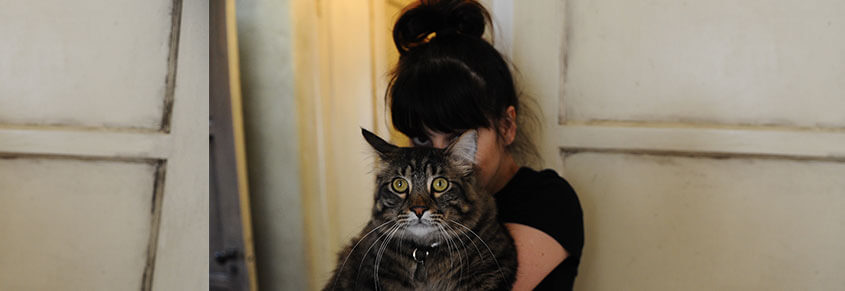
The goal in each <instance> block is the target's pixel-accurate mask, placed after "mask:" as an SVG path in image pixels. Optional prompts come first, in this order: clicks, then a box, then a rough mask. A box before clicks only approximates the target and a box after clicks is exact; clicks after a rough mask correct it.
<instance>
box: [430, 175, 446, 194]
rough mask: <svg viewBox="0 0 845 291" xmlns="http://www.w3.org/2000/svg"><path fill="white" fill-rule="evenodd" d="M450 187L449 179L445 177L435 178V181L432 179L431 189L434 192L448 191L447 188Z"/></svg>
mask: <svg viewBox="0 0 845 291" xmlns="http://www.w3.org/2000/svg"><path fill="white" fill-rule="evenodd" d="M448 187H449V180H446V178H443V177H437V178H434V181H431V190H434V192H443V191H446V188H448Z"/></svg>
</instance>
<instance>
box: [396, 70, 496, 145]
mask: <svg viewBox="0 0 845 291" xmlns="http://www.w3.org/2000/svg"><path fill="white" fill-rule="evenodd" d="M394 78H395V79H394V80H393V82H392V86H391V87H390V89H389V90H388V94H389V95H388V96H389V97H390V103H391V104H390V108H391V117H392V119H393V126H394V127H396V129H397V130H399V131H400V132H402V133H404V134H405V135H407V136H408V137H411V138H414V137H424V136H426V135H427V130H432V131H438V132H442V133H459V132H463V131H465V130H468V129H474V128H481V127H489V126H490V119H491V118H492V117H493V116H488V114H485V112H487V111H491V110H494V109H493V108H487V107H490V106H489V105H488V104H485V103H487V102H483V100H484V98H485V97H486V96H485V95H486V90H485V89H484V88H485V84H484V81H483V80H482V79H481V78H479V77H478V76H477V75H475V74H474V73H473V72H472V71H471V70H470V69H469V67H467V66H466V65H465V64H463V63H461V62H459V61H457V60H450V59H446V58H441V59H438V60H433V61H430V62H427V64H421V65H418V66H416V67H415V68H414V69H413V70H410V71H406V72H405V73H404V74H397V75H395V76H394Z"/></svg>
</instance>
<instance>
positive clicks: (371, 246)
mask: <svg viewBox="0 0 845 291" xmlns="http://www.w3.org/2000/svg"><path fill="white" fill-rule="evenodd" d="M393 221H396V220H393ZM400 225H401V223H396V224H393V225H392V226H390V228H388V229H387V230H386V231H385V232H384V233H382V234H381V235H380V236H379V237H378V238H376V240H375V241H373V243H372V244H371V245H370V247H369V248H367V251H365V252H364V254H363V255H362V256H361V257H362V259H361V263H359V264H358V271H356V272H355V274H356V275H355V282H356V284H357V282H358V278H359V277H360V276H361V267H363V266H364V262H365V261H366V260H367V254H369V253H370V250H372V249H373V247H374V246H376V244H377V243H378V241H379V240H381V238H383V237H385V236H387V235H388V234H389V233H391V232H392V231H393V230H394V229H398V228H400V227H401V226H400Z"/></svg>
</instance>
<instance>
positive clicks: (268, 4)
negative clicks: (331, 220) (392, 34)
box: [236, 0, 308, 290]
mask: <svg viewBox="0 0 845 291" xmlns="http://www.w3.org/2000/svg"><path fill="white" fill-rule="evenodd" d="M290 5H291V3H290V1H269V0H266V1H265V0H260V1H237V2H236V8H237V24H238V43H239V49H240V70H241V82H242V83H241V84H242V92H243V99H242V100H243V104H244V127H245V131H246V147H247V165H248V174H249V185H250V199H251V207H252V217H253V231H254V232H253V234H254V241H255V253H256V268H257V273H258V281H259V282H258V286H259V287H260V288H261V289H266V290H304V289H306V288H307V283H308V282H307V280H305V279H304V278H306V274H307V269H306V268H304V266H305V264H306V257H305V243H306V241H305V235H304V231H303V227H304V225H303V211H302V195H301V193H302V190H301V189H302V188H301V181H300V178H301V175H300V172H299V162H300V161H299V152H300V150H299V138H298V136H297V123H298V121H297V114H298V113H297V112H298V111H297V106H296V102H295V97H294V90H295V89H294V77H293V74H294V72H293V61H292V58H293V41H292V33H293V32H292V29H291V9H290Z"/></svg>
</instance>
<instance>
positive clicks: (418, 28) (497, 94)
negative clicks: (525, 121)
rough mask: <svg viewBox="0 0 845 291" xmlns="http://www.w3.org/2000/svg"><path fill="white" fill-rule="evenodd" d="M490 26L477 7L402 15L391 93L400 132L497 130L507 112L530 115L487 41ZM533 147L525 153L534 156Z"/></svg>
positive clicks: (423, 7) (460, 2) (450, 3)
mask: <svg viewBox="0 0 845 291" xmlns="http://www.w3.org/2000/svg"><path fill="white" fill-rule="evenodd" d="M488 24H491V21H490V15H489V13H488V12H487V10H486V9H485V8H484V7H483V6H481V4H479V3H478V2H476V1H471V0H421V1H419V2H418V3H415V4H412V5H410V6H409V7H407V8H406V9H405V11H403V13H402V15H401V16H400V17H399V19H398V20H397V21H396V24H395V25H394V27H393V42H394V44H395V45H396V48H397V49H398V50H399V54H400V57H399V63H398V64H397V65H396V67H395V69H394V70H393V71H392V78H391V80H390V84H389V86H388V91H387V102H388V106H389V107H390V111H391V118H392V121H393V125H394V127H395V128H396V129H397V130H399V131H400V132H402V133H404V134H406V135H408V136H409V137H412V138H415V137H425V136H426V134H427V131H426V130H427V129H428V130H433V131H438V132H443V133H459V132H462V131H464V130H468V129H474V128H481V127H485V128H490V127H494V128H497V129H498V128H499V124H498V122H497V121H500V120H503V119H504V118H507V115H506V110H507V108H508V107H509V106H513V107H514V108H515V109H516V112H517V116H521V115H523V114H524V112H522V111H523V110H522V108H521V107H522V106H520V100H519V98H518V97H517V91H516V87H515V85H514V80H513V77H512V75H511V71H510V67H509V66H508V63H507V62H506V61H505V59H504V58H503V57H502V55H501V54H499V52H498V51H497V50H496V49H495V48H494V47H493V46H492V45H491V44H490V43H489V42H487V40H485V39H484V38H483V37H482V36H483V34H484V30H485V28H486V27H487V25H488ZM491 27H492V25H491ZM532 116H533V115H532ZM515 122H516V121H515ZM520 131H521V130H520ZM496 132H500V131H499V130H497V131H496ZM517 132H519V131H517ZM519 137H520V135H518V138H519ZM527 142H528V147H527V148H525V147H524V146H523V147H524V149H521V151H526V150H527V151H528V152H529V154H531V155H534V156H536V150H535V149H534V147H533V146H532V145H531V144H530V141H527ZM514 143H517V141H514Z"/></svg>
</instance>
